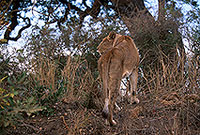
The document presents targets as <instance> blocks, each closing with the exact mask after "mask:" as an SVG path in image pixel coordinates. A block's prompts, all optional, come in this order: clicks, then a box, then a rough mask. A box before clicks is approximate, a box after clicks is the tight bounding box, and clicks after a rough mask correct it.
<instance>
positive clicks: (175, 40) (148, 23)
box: [0, 0, 195, 70]
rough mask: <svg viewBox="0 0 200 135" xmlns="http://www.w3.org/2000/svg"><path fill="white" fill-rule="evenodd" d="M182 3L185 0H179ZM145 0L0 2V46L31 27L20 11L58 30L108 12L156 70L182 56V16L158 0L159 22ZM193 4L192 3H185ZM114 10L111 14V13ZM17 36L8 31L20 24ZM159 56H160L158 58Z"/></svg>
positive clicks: (165, 1) (167, 2)
mask: <svg viewBox="0 0 200 135" xmlns="http://www.w3.org/2000/svg"><path fill="white" fill-rule="evenodd" d="M181 1H182V2H185V1H184V0H181ZM144 2H145V1H144V0H123V1H122V0H121V1H120V0H111V1H108V0H94V1H93V0H91V1H89V2H88V1H86V0H83V1H82V2H81V3H79V4H77V3H76V0H47V1H33V3H32V2H31V1H30V0H11V1H9V0H3V1H1V3H0V4H1V5H3V6H2V8H1V11H2V12H1V14H0V15H1V16H0V18H1V29H4V30H5V33H4V39H2V40H1V43H2V42H4V43H7V42H8V41H9V40H14V41H16V40H18V39H19V38H20V37H21V33H22V31H23V30H25V29H27V28H29V27H30V26H31V22H30V19H31V18H28V17H26V16H25V15H24V16H23V15H22V14H23V12H25V13H26V12H28V11H31V10H32V11H36V12H38V13H40V18H41V19H43V20H45V23H46V24H50V23H55V22H56V23H57V25H58V27H60V26H61V25H62V24H64V23H66V22H70V21H76V22H79V23H81V24H82V23H83V22H84V19H85V18H86V17H87V16H88V15H90V16H91V17H93V18H94V19H98V18H99V16H100V14H101V13H102V10H103V11H107V12H108V13H109V15H110V16H112V17H113V18H119V19H121V20H122V21H123V23H124V24H125V25H126V26H127V28H128V31H129V32H130V35H131V36H132V37H133V38H134V40H135V42H136V45H137V46H138V48H139V50H140V54H141V57H142V58H145V59H144V61H143V66H144V67H146V69H145V70H147V68H149V67H150V68H155V67H156V65H158V64H160V60H162V61H164V62H165V63H170V62H171V61H173V60H174V59H175V58H176V57H177V49H178V50H179V52H180V55H182V54H184V53H185V51H184V45H183V42H182V35H181V33H180V31H179V27H180V25H181V21H180V20H181V18H182V13H181V10H180V8H178V7H177V6H176V1H173V0H158V3H159V4H158V5H159V13H158V17H157V18H158V19H156V17H153V16H152V15H151V14H150V12H149V10H148V9H147V8H146V7H145V3H144ZM186 2H187V3H195V1H193V0H192V1H188V0H187V1H186ZM111 11H114V12H111ZM20 23H25V26H23V27H22V28H20V30H19V31H18V34H17V36H16V37H11V32H12V31H14V30H15V28H16V27H17V26H18V25H19V24H20ZM161 54H162V55H161Z"/></svg>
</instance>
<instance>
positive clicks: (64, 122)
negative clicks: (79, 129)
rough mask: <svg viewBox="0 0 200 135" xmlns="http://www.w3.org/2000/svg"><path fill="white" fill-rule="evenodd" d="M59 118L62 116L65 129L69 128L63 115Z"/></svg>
mask: <svg viewBox="0 0 200 135" xmlns="http://www.w3.org/2000/svg"><path fill="white" fill-rule="evenodd" d="M60 118H62V120H63V122H64V124H65V127H66V129H68V130H69V127H68V126H67V123H66V121H65V118H64V116H60Z"/></svg>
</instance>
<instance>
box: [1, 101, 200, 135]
mask: <svg viewBox="0 0 200 135" xmlns="http://www.w3.org/2000/svg"><path fill="white" fill-rule="evenodd" d="M142 98H143V99H142ZM140 101H141V103H139V104H137V105H128V104H126V103H124V102H121V103H119V105H120V106H121V107H122V110H121V111H116V110H115V113H114V119H115V120H116V121H117V122H118V124H117V126H114V127H110V126H109V125H106V122H105V119H104V118H103V117H102V116H101V109H100V108H97V109H87V108H84V107H83V106H82V105H81V104H80V103H79V102H70V103H65V102H59V103H56V104H55V105H54V109H55V113H54V116H51V117H47V116H43V115H38V116H31V117H26V118H24V120H21V121H18V124H17V125H16V127H9V128H7V129H5V132H4V134H6V135H73V134H74V135H79V134H80V135H200V107H199V106H200V102H199V101H198V102H193V103H189V102H187V103H186V102H182V101H179V100H178V99H175V98H172V99H167V98H165V100H164V99H163V100H162V101H161V100H157V99H155V100H148V99H147V98H144V97H140Z"/></svg>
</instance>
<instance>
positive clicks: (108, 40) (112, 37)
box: [97, 31, 122, 54]
mask: <svg viewBox="0 0 200 135" xmlns="http://www.w3.org/2000/svg"><path fill="white" fill-rule="evenodd" d="M120 36H122V35H119V34H116V33H115V32H113V31H112V32H110V33H109V35H108V36H107V37H105V38H104V39H103V41H102V42H101V43H100V44H99V46H98V47H97V49H98V52H99V53H100V54H103V53H104V52H105V51H107V50H109V49H110V48H112V47H114V43H115V41H116V39H117V38H119V37H120Z"/></svg>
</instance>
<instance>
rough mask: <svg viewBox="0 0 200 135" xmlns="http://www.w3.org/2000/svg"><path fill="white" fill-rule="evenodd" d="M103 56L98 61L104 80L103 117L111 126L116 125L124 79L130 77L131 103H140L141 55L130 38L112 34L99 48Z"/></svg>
mask: <svg viewBox="0 0 200 135" xmlns="http://www.w3.org/2000/svg"><path fill="white" fill-rule="evenodd" d="M98 51H99V52H100V53H101V54H102V55H101V57H100V59H99V61H98V69H99V73H100V76H101V78H102V80H103V90H104V97H105V104H104V108H103V113H102V114H103V116H104V117H105V118H106V119H107V120H108V121H109V123H110V125H116V122H115V121H114V120H113V112H112V110H113V106H114V104H115V101H116V97H117V96H118V93H119V88H120V83H121V80H122V78H124V77H126V76H129V77H130V84H131V85H130V86H131V87H130V91H131V94H132V95H131V103H133V102H136V103H139V100H138V98H137V97H136V89H137V78H138V66H139V53H138V51H137V48H136V46H135V44H134V42H133V40H132V39H131V38H130V37H129V36H123V35H119V34H115V33H113V32H111V33H110V34H109V35H108V36H107V37H106V38H104V39H103V41H102V42H101V43H100V45H99V46H98Z"/></svg>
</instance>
